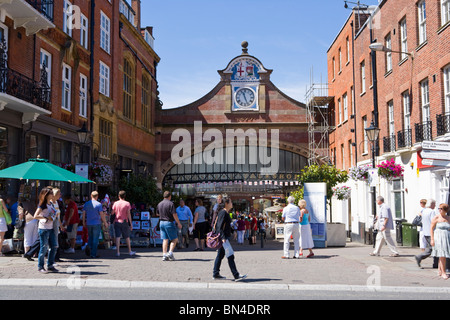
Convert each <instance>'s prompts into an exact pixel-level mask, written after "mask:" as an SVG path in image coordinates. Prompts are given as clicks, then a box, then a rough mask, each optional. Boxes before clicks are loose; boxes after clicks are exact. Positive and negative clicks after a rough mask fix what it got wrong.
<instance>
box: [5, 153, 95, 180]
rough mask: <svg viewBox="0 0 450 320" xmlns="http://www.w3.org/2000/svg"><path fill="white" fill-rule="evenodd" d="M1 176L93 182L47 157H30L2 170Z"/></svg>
mask: <svg viewBox="0 0 450 320" xmlns="http://www.w3.org/2000/svg"><path fill="white" fill-rule="evenodd" d="M0 178H3V179H20V180H48V181H67V182H93V181H91V180H88V179H86V178H83V177H82V176H80V175H78V174H75V173H72V172H70V171H67V170H65V169H63V168H60V167H58V166H55V165H54V164H51V163H50V162H48V160H46V159H40V158H38V159H30V160H28V161H27V162H24V163H22V164H18V165H16V166H14V167H10V168H6V169H4V170H0Z"/></svg>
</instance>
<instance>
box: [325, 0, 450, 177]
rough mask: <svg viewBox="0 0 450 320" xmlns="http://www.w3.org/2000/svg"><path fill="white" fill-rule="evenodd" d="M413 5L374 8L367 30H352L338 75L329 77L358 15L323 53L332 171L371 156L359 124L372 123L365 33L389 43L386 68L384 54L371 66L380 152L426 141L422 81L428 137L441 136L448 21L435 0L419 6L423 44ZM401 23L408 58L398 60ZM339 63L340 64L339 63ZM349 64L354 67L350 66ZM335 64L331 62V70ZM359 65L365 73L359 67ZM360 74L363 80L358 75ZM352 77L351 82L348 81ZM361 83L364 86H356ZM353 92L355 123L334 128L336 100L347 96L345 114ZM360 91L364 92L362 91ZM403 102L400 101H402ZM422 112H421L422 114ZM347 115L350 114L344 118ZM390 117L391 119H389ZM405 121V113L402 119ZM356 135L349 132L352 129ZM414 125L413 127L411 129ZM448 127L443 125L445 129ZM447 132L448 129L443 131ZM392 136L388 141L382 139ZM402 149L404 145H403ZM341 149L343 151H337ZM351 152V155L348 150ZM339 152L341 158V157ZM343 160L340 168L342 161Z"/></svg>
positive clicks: (449, 62) (405, 1)
mask: <svg viewBox="0 0 450 320" xmlns="http://www.w3.org/2000/svg"><path fill="white" fill-rule="evenodd" d="M418 3H420V2H417V1H412V0H399V1H393V0H387V1H383V2H381V3H380V5H379V11H378V13H377V14H376V15H375V20H374V23H373V26H374V27H373V28H372V29H371V28H369V23H367V24H365V25H363V26H362V28H361V29H360V30H358V29H357V28H355V33H354V34H355V37H354V55H353V56H352V57H351V60H350V63H349V64H348V65H345V62H344V67H343V70H342V72H341V73H340V72H339V71H338V67H336V70H337V71H336V72H335V76H333V68H332V60H333V58H334V59H335V61H338V55H339V54H338V53H339V48H341V50H342V52H344V53H345V50H346V39H347V37H349V38H350V44H352V41H351V39H352V37H351V30H352V29H351V28H352V27H351V25H352V24H355V23H356V21H357V18H358V16H357V15H356V14H355V13H352V14H351V16H350V17H349V19H348V21H347V22H346V24H345V26H344V28H343V29H342V30H341V32H340V33H339V34H338V36H337V38H336V40H335V42H334V43H333V44H332V45H331V47H330V49H329V51H328V60H329V62H328V66H329V68H328V70H329V71H328V79H329V82H330V84H331V87H332V88H333V92H334V95H335V99H334V100H335V102H334V105H333V106H332V108H333V111H334V114H335V125H336V129H335V130H334V131H333V132H332V133H331V135H330V138H331V140H330V151H331V152H332V154H334V155H335V157H334V158H335V164H336V166H337V167H338V168H341V169H348V168H349V167H350V163H351V162H350V161H349V160H347V159H348V155H350V154H353V155H356V158H355V160H354V161H353V164H354V163H355V161H356V162H360V161H364V160H369V159H370V157H371V152H370V143H366V145H367V144H368V147H367V148H365V143H364V135H365V133H364V120H363V119H366V122H365V125H366V127H368V126H370V123H371V121H372V119H373V111H374V100H373V91H374V86H373V81H372V60H371V49H370V48H369V45H370V32H371V31H372V32H373V34H372V37H373V41H374V42H378V43H382V44H384V45H385V46H386V45H387V40H388V39H389V37H390V39H391V49H392V50H393V51H394V52H392V53H391V57H392V68H391V69H390V70H388V69H389V68H387V66H386V65H387V59H388V58H387V57H388V54H386V53H385V52H377V53H376V57H377V60H376V65H377V69H376V70H377V80H378V81H377V83H378V85H377V89H378V113H379V116H378V121H379V127H380V129H381V132H380V153H379V155H383V154H386V153H392V152H395V151H396V150H399V149H402V148H404V147H406V148H408V147H412V146H413V145H414V144H416V143H420V142H422V141H423V140H427V139H428V138H430V137H429V136H428V135H427V133H423V132H422V131H425V132H426V130H427V128H428V127H427V125H428V123H427V124H425V123H424V118H423V113H424V112H425V111H426V109H424V108H423V106H422V90H421V83H425V81H428V92H429V110H430V111H429V121H431V124H429V125H430V129H431V131H430V133H431V138H432V139H435V138H436V137H438V136H442V135H443V134H445V133H446V132H442V130H441V131H440V132H439V133H438V129H437V123H436V120H437V116H438V115H441V114H443V113H445V110H444V108H445V106H444V83H443V81H444V74H443V72H444V68H446V67H448V66H450V35H449V32H450V31H449V30H450V27H449V22H448V21H447V22H445V23H444V24H443V22H442V17H441V14H442V12H441V1H430V0H426V1H425V6H426V40H425V41H423V42H420V36H419V33H420V27H419V7H418ZM404 19H406V20H404ZM402 21H406V30H407V52H408V53H410V55H403V57H402V54H401V53H398V52H395V51H402V47H401V39H402V34H403V32H402V26H401V23H402ZM343 60H345V59H343ZM353 61H354V65H352V62H353ZM337 65H338V62H336V66H337ZM363 66H365V68H363ZM364 69H365V72H364V76H363V75H362V70H364ZM353 72H354V79H355V81H353ZM364 78H365V84H364V85H363V83H362V81H363V79H364ZM352 87H353V88H354V90H355V91H354V92H355V110H356V112H355V113H354V117H355V121H353V119H352V120H351V119H350V118H351V116H349V121H348V122H347V123H342V124H341V123H340V122H339V121H338V120H337V119H339V117H338V105H339V104H338V100H339V99H342V96H343V93H345V92H347V95H348V97H349V99H348V101H349V102H348V103H349V107H348V110H349V112H351V107H350V106H351V102H350V101H351V88H352ZM364 87H365V90H364ZM407 93H408V94H409V97H410V110H409V112H410V119H409V122H410V129H411V131H409V133H408V134H406V135H405V134H403V133H399V132H403V131H404V130H405V129H407V126H408V125H407V123H406V122H407V121H408V118H407V117H406V118H405V112H407V108H406V111H405V105H404V101H405V100H404V97H406V94H407ZM405 99H406V98H405ZM392 104H393V109H392V110H391V118H390V117H389V105H391V106H392ZM424 110H425V111H424ZM350 114H351V113H350ZM392 115H393V117H392ZM406 116H407V114H406ZM355 124H356V131H355V132H354V133H353V132H350V131H351V130H352V129H355ZM416 124H418V126H416ZM447 127H448V126H447ZM447 130H448V129H447ZM391 134H392V136H393V137H392V140H394V139H393V138H394V137H395V142H390V141H389V140H388V138H389V137H390V136H391ZM350 139H351V140H352V142H355V141H356V146H353V151H350V149H349V148H350V146H351V145H350V144H349V141H350ZM405 144H406V145H405ZM342 146H344V148H342ZM355 147H356V148H357V151H355V149H354V148H355ZM342 150H344V156H343V155H342ZM343 158H344V159H346V160H345V163H343V162H342V159H343Z"/></svg>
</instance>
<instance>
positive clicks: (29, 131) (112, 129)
mask: <svg viewBox="0 0 450 320" xmlns="http://www.w3.org/2000/svg"><path fill="white" fill-rule="evenodd" d="M0 12H1V15H0V18H1V25H0V29H1V30H0V31H1V33H2V35H1V36H2V39H4V42H3V46H2V48H3V55H2V57H3V60H2V65H1V76H2V86H1V89H0V91H1V92H0V157H1V161H0V169H1V168H4V167H9V166H12V165H15V164H18V163H21V162H24V161H26V160H28V159H29V158H35V157H37V156H38V155H39V156H40V157H41V158H46V159H49V160H50V162H52V163H54V164H57V165H61V166H71V167H72V168H73V167H74V166H75V165H76V164H78V163H92V162H99V163H100V164H101V165H104V166H105V168H109V172H110V173H111V176H112V178H108V179H106V180H102V179H98V181H97V182H98V186H99V187H100V188H103V189H104V191H106V189H108V188H109V189H110V188H114V186H116V185H117V183H118V179H119V175H120V169H122V168H127V169H130V170H134V172H136V171H137V170H138V168H143V173H145V171H146V169H147V168H150V169H151V166H152V163H153V161H154V142H153V140H152V139H154V138H153V137H154V134H153V132H152V128H153V127H152V125H151V123H152V119H153V115H154V108H155V104H156V102H155V101H156V99H157V96H156V92H157V91H156V87H157V85H156V78H155V75H156V65H157V63H158V62H159V57H158V56H157V55H156V53H155V52H154V50H153V47H152V46H153V36H152V33H151V31H152V29H151V28H149V27H147V28H141V26H140V1H139V0H133V1H132V3H131V4H129V3H128V2H127V1H125V0H121V1H110V0H95V1H94V0H91V1H88V0H72V1H68V0H61V1H53V0H43V1H39V2H36V1H30V0H17V1H13V2H11V1H0ZM125 60H127V61H128V62H129V65H127V67H126V68H125V67H124V61H125ZM125 69H126V70H127V77H128V81H127V83H129V84H130V86H128V87H127V93H128V94H129V96H130V99H129V103H128V104H127V105H128V107H129V110H131V111H130V112H131V115H130V116H129V117H128V118H127V117H126V116H124V113H123V111H122V110H123V106H124V102H123V99H124V98H123V97H124V81H123V79H124V77H125V75H124V71H123V70H125ZM141 70H142V71H141ZM113 79H120V81H113ZM143 110H145V112H143ZM125 123H126V125H125ZM82 128H85V130H86V131H87V133H88V139H87V140H86V141H83V142H80V141H79V138H78V134H77V133H78V131H80V130H82ZM124 146H125V147H124ZM139 164H141V166H140V167H139V166H138V165H139ZM4 183H5V182H3V185H2V188H1V189H2V190H1V192H2V193H4V192H8V193H11V194H15V193H16V190H17V182H14V181H8V183H9V184H10V185H4ZM11 184H13V185H14V186H15V187H14V186H12V185H11ZM55 185H57V186H59V187H60V188H61V189H62V190H63V193H72V194H73V195H75V196H76V197H77V199H79V198H80V197H79V196H80V186H79V185H77V184H72V185H70V184H66V183H56V184H55ZM71 189H72V190H71ZM81 193H83V194H84V197H85V198H87V195H88V194H89V190H88V188H86V187H84V188H82V192H81Z"/></svg>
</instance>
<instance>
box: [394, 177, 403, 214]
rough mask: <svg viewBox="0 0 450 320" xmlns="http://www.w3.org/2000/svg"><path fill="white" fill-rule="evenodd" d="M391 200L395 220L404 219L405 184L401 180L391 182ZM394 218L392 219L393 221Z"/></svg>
mask: <svg viewBox="0 0 450 320" xmlns="http://www.w3.org/2000/svg"><path fill="white" fill-rule="evenodd" d="M391 192H392V200H393V203H394V208H393V209H394V214H395V218H397V219H404V218H405V183H404V181H403V179H401V180H394V181H392V191H391ZM395 218H394V219H395Z"/></svg>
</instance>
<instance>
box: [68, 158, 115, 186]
mask: <svg viewBox="0 0 450 320" xmlns="http://www.w3.org/2000/svg"><path fill="white" fill-rule="evenodd" d="M61 167H62V168H63V169H66V170H68V171H70V172H75V166H74V165H73V164H70V163H65V164H62V165H61ZM89 179H90V180H92V181H95V182H96V183H97V184H99V185H110V184H111V183H112V180H113V170H112V168H111V167H110V166H108V165H106V164H101V163H98V162H94V163H92V164H90V165H89Z"/></svg>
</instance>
